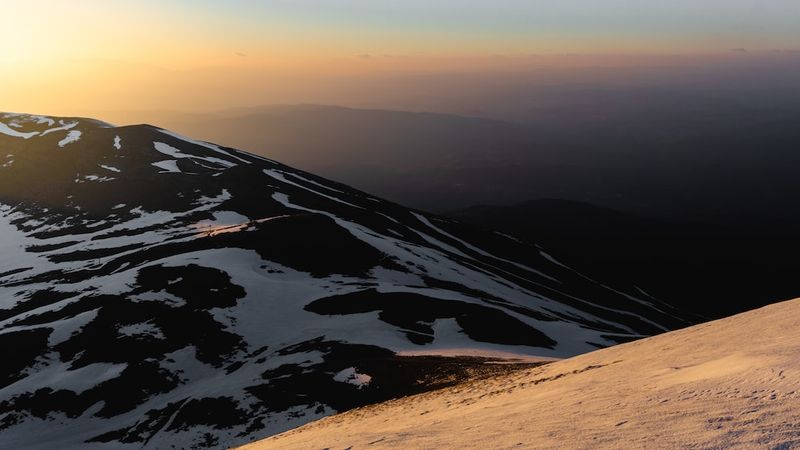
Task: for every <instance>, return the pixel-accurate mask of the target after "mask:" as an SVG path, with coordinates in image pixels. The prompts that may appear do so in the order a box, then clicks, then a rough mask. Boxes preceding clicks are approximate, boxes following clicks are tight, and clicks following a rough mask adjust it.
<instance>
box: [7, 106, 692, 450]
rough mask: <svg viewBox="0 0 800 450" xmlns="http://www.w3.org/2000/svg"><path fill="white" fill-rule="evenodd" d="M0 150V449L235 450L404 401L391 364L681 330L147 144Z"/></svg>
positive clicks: (24, 125) (402, 220)
mask: <svg viewBox="0 0 800 450" xmlns="http://www.w3.org/2000/svg"><path fill="white" fill-rule="evenodd" d="M0 149H2V151H0V255H2V256H0V344H2V346H3V348H5V349H9V350H8V353H7V354H6V355H5V361H6V363H5V364H4V366H3V367H2V368H0V444H2V445H0V446H2V447H9V446H11V447H22V448H53V447H61V448H73V447H80V448H85V447H86V446H87V445H89V444H87V443H91V444H93V445H98V446H103V445H111V446H114V447H119V446H122V445H123V444H127V445H129V446H130V447H132V448H140V447H151V448H162V447H170V446H173V445H174V446H176V447H182V448H185V447H193V446H196V447H220V446H226V445H234V444H236V443H241V442H245V441H246V440H247V439H248V436H250V435H252V434H253V433H258V434H259V435H269V434H273V433H278V432H281V431H285V430H287V429H290V428H292V427H294V426H298V425H300V424H303V423H305V422H308V421H309V420H312V419H314V418H318V417H321V416H323V415H328V414H331V413H333V412H336V411H342V410H346V409H349V408H352V407H355V406H359V405H363V404H365V403H368V402H372V401H376V400H382V399H386V398H390V397H392V396H393V395H399V394H402V393H403V391H397V390H394V389H395V388H394V387H393V386H394V384H393V383H395V382H396V380H394V379H393V377H394V376H396V375H393V369H395V368H400V367H401V366H403V364H404V363H403V362H402V361H400V360H398V358H397V357H396V356H395V352H399V351H415V350H417V351H418V350H424V351H426V352H428V353H431V352H436V351H442V350H447V349H454V348H457V349H463V348H467V349H484V350H494V351H497V350H501V351H512V352H515V353H521V354H527V355H538V356H547V357H563V356H570V355H574V354H578V353H581V352H586V351H588V350H591V349H594V348H597V347H604V346H608V345H613V344H616V343H619V342H625V341H628V340H631V339H635V338H638V337H641V336H646V335H651V334H655V333H660V332H662V331H665V330H668V329H674V328H677V327H682V326H685V325H687V321H686V320H685V319H684V318H683V316H682V315H681V314H679V313H677V312H676V311H671V310H670V309H669V308H668V307H667V306H665V305H660V304H657V303H656V302H654V301H653V300H651V299H640V298H636V297H634V296H631V295H627V294H624V293H621V292H618V291H615V290H613V289H611V288H609V287H606V286H604V285H602V284H599V283H597V282H595V281H592V280H590V279H588V278H586V277H584V276H582V275H580V274H579V273H576V272H575V271H573V270H571V269H569V268H568V267H565V266H563V265H562V264H560V263H558V262H557V261H555V260H554V259H553V258H552V257H550V256H549V255H547V254H545V253H543V252H541V251H539V250H538V249H537V248H535V247H533V246H530V245H527V244H523V243H520V242H518V241H516V240H514V239H511V238H508V237H506V236H503V235H499V234H496V233H491V232H483V231H480V230H476V229H474V228H471V227H468V226H465V225H462V224H460V223H458V222H455V221H450V220H445V219H440V218H436V217H432V216H428V215H425V214H422V213H419V212H416V211H412V210H408V209H406V208H403V207H401V206H399V205H396V204H393V203H389V202H385V201H382V200H379V199H377V198H374V197H371V196H369V195H367V194H364V193H362V192H359V191H356V190H353V189H351V188H349V187H347V186H343V185H340V184H337V183H333V182H330V181H327V180H325V179H322V178H318V177H315V176H313V175H311V174H308V173H304V172H300V171H297V170H295V169H292V168H289V167H287V166H284V165H281V164H279V163H276V162H274V161H270V160H266V159H263V158H260V157H256V156H253V155H251V154H247V153H243V152H239V151H236V150H233V149H228V148H221V147H218V146H216V145H213V144H208V143H205V142H198V141H194V140H191V139H188V138H184V137H181V136H178V135H176V134H174V133H171V132H168V131H165V130H162V129H158V128H155V127H151V126H145V125H142V126H130V127H118V128H115V127H112V126H111V125H108V124H104V123H101V122H98V121H94V120H88V119H78V118H50V117H41V116H30V115H19V114H0ZM398 370H399V369H398ZM413 375H414V374H411V375H409V376H408V378H409V380H410V381H408V383H411V384H413V381H414V380H415V378H414V376H413Z"/></svg>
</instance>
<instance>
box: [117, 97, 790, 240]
mask: <svg viewBox="0 0 800 450" xmlns="http://www.w3.org/2000/svg"><path fill="white" fill-rule="evenodd" d="M765 95H766V94H765ZM769 98H770V99H771V98H773V97H769ZM524 105H528V109H527V110H526V111H528V112H527V113H526V114H522V115H518V116H517V117H518V118H519V120H518V121H517V122H513V123H512V122H507V121H499V120H492V119H487V118H469V117H460V116H454V115H446V114H431V113H414V112H400V111H385V110H376V109H352V108H341V107H334V106H318V105H294V106H291V105H290V106H266V107H261V108H250V109H238V110H229V111H224V112H220V113H201V114H184V113H169V112H141V113H127V114H122V113H117V114H110V115H111V116H112V117H113V118H114V119H115V120H116V119H117V118H119V120H122V121H123V122H124V123H132V122H131V121H133V122H139V121H144V122H146V123H155V124H156V125H159V126H162V127H165V128H169V129H173V130H176V131H178V132H181V133H183V134H186V135H190V136H193V137H196V138H200V139H204V140H208V141H212V142H225V143H227V144H228V145H230V146H233V147H237V148H244V149H247V150H249V151H252V152H255V153H258V154H261V155H265V156H268V157H271V158H274V159H277V160H279V161H282V162H284V163H286V164H289V165H291V166H294V167H298V168H301V169H304V170H307V171H310V172H312V173H316V174H318V175H320V176H324V177H326V178H329V179H334V180H337V181H340V182H344V183H345V184H348V185H351V186H354V187H356V188H358V189H362V190H365V191H367V192H371V193H373V194H375V195H380V196H382V197H384V198H388V199H390V200H392V201H396V202H398V203H401V204H405V205H409V206H411V207H415V208H420V209H424V210H428V211H434V212H448V211H453V210H457V209H462V208H467V207H471V206H475V205H492V206H511V205H515V204H518V203H522V202H526V201H530V200H537V199H547V198H554V199H563V200H570V201H578V202H586V203H590V204H592V205H595V206H599V207H603V208H611V209H616V210H619V211H622V212H626V213H634V214H637V215H646V216H651V217H655V218H659V219H662V220H666V221H671V222H703V223H709V224H716V225H723V226H726V227H727V226H739V227H741V226H748V227H753V228H759V229H760V230H762V231H763V230H765V229H766V230H769V232H770V233H775V232H776V231H778V232H781V233H783V234H787V232H788V233H789V234H792V233H793V230H794V229H796V227H795V226H794V225H800V210H798V209H797V208H793V207H791V201H792V199H793V198H797V197H798V196H800V181H798V178H797V177H796V176H795V173H794V172H795V171H794V168H795V167H797V165H798V164H800V160H799V159H798V155H797V152H796V151H795V150H796V149H797V148H798V146H800V128H798V127H797V126H795V122H796V117H797V116H798V114H800V109H798V108H797V106H796V105H797V101H796V99H795V98H791V97H790V98H787V99H786V100H785V101H783V100H782V101H777V100H776V101H774V102H771V101H767V100H764V99H763V98H759V96H758V95H756V94H755V93H753V92H747V93H742V95H740V96H733V95H732V94H727V93H725V94H718V95H716V96H715V95H712V94H698V95H688V94H686V93H685V92H683V93H682V92H673V91H660V90H658V89H646V88H643V87H639V88H630V89H620V90H613V89H605V90H598V89H588V88H587V89H573V90H568V91H564V92H561V91H558V90H554V91H552V92H551V91H545V92H537V93H536V95H534V94H531V96H530V97H526V98H525V99H524V101H523V100H520V105H519V106H520V107H522V106H524ZM765 105H772V106H765ZM787 221H790V222H791V224H788V223H786V222H787ZM782 224H786V226H783V225H782ZM776 225H780V227H779V228H780V229H779V230H776Z"/></svg>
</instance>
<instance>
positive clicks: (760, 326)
mask: <svg viewBox="0 0 800 450" xmlns="http://www.w3.org/2000/svg"><path fill="white" fill-rule="evenodd" d="M798 447H800V300H793V301H789V302H785V303H780V304H776V305H772V306H768V307H766V308H762V309H758V310H755V311H751V312H747V313H744V314H740V315H738V316H734V317H730V318H727V319H723V320H718V321H715V322H711V323H707V324H703V325H697V326H694V327H691V328H687V329H684V330H681V331H675V332H672V333H668V334H664V335H660V336H656V337H653V338H649V339H644V340H640V341H637V342H633V343H629V344H622V345H619V346H616V347H612V348H608V349H604V350H597V351H595V352H592V353H588V354H585V355H582V356H577V357H574V358H571V359H568V360H563V361H559V362H555V363H552V364H549V365H546V366H542V367H539V368H535V369H530V370H526V371H521V372H516V373H513V374H511V375H507V376H501V377H498V378H495V379H492V380H491V381H486V380H481V381H479V382H472V383H466V384H462V385H458V386H455V387H452V388H447V389H444V390H440V391H435V392H431V393H427V394H422V395H418V396H413V397H408V398H404V399H400V400H394V401H389V402H386V403H382V404H378V405H374V406H369V407H364V408H361V409H357V410H353V411H350V412H347V413H344V414H340V415H337V416H333V417H329V418H326V419H322V420H320V421H317V422H313V423H311V424H309V425H306V426H304V427H302V428H299V429H297V430H293V431H289V432H286V433H284V434H281V435H278V436H275V437H272V438H270V439H266V440H263V441H260V442H257V443H255V444H252V445H249V446H246V447H243V449H247V450H259V449H263V450H267V449H322V448H329V449H331V450H333V449H346V448H351V449H364V448H369V449H380V448H403V449H408V448H427V449H444V448H459V449H464V448H471V449H488V448H492V449H498V448H507V449H510V448H548V449H550V448H584V449H598V448H648V449H652V448H715V449H722V448H742V449H745V448H746V449H757V448H764V449H790V448H798Z"/></svg>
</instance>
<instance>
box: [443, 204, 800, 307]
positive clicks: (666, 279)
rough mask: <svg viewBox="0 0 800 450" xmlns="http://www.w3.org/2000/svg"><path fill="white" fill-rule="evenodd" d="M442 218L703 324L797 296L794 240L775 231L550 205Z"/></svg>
mask: <svg viewBox="0 0 800 450" xmlns="http://www.w3.org/2000/svg"><path fill="white" fill-rule="evenodd" d="M787 198H791V196H787ZM447 216H448V217H451V218H453V219H456V220H458V221H461V222H465V223H471V224H475V225H478V226H481V227H485V228H487V229H491V230H497V231H501V232H504V233H508V234H510V235H512V236H515V237H517V238H520V239H522V240H525V241H528V242H535V243H536V244H537V245H538V246H540V247H541V248H542V249H544V250H545V251H546V252H548V253H551V254H553V255H558V258H559V260H560V261H561V262H562V263H564V264H567V265H568V266H570V267H572V268H574V269H576V270H579V271H580V272H581V273H583V274H585V275H588V276H591V277H592V278H596V279H600V280H603V281H604V282H607V283H609V284H611V285H613V286H615V287H617V288H621V287H629V288H632V287H633V286H636V287H638V288H641V289H642V290H644V291H645V292H647V293H648V294H650V295H652V296H653V297H655V298H658V299H660V300H662V301H665V302H667V303H669V304H671V305H674V306H675V307H677V308H678V309H680V310H681V311H692V312H695V313H697V314H700V315H702V316H704V317H707V318H709V319H718V318H722V317H727V316H731V315H734V314H738V313H740V312H744V311H749V310H752V309H755V308H758V307H761V306H764V305H767V304H770V303H774V302H776V301H779V300H788V299H792V298H797V297H798V296H800V283H798V280H797V276H796V271H795V264H794V260H795V258H796V256H795V255H797V253H798V252H800V239H798V237H797V236H796V235H794V236H789V235H784V234H782V233H780V232H779V231H778V229H779V228H782V227H783V226H777V225H776V226H775V227H773V228H772V229H771V230H770V232H764V230H753V229H748V228H747V227H738V226H720V225H713V224H706V223H692V222H682V221H667V220H659V219H656V218H652V217H649V216H643V215H638V214H631V213H625V212H620V211H616V210H612V209H606V208H599V207H597V206H593V205H590V204H588V203H581V202H571V201H566V200H555V199H550V200H534V201H529V202H525V203H521V204H519V205H514V206H475V207H472V208H467V209H463V210H458V211H453V212H452V213H449V214H447ZM784 225H785V224H784ZM794 234H796V233H794ZM730 280H736V282H735V283H731V282H730Z"/></svg>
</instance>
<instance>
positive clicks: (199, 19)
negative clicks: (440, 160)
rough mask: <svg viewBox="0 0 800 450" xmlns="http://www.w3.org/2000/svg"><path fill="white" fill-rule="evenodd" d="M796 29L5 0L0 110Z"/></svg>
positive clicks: (773, 46) (174, 103)
mask: <svg viewBox="0 0 800 450" xmlns="http://www.w3.org/2000/svg"><path fill="white" fill-rule="evenodd" d="M798 23H800V2H798V1H796V0H753V1H749V0H702V1H699V0H671V1H668V2H651V1H642V0H559V1H552V0H549V1H542V0H425V1H423V0H403V1H396V0H260V1H258V0H229V1H225V2H221V1H215V0H171V1H163V0H162V1H156V0H102V1H101V0H73V1H69V2H65V1H62V0H39V1H37V2H7V4H4V5H2V14H0V102H2V103H0V109H2V110H16V111H35V112H42V113H48V112H49V111H52V113H59V114H65V113H68V112H75V113H79V112H92V111H101V110H110V109H149V108H162V109H163V108H171V109H190V110H191V109H215V108H225V107H237V106H247V105H248V104H252V105H254V104H259V103H276V102H288V103H292V102H309V101H312V102H313V101H314V100H315V98H317V97H318V98H319V101H326V100H332V101H336V100H337V99H338V100H339V101H341V100H342V99H340V98H339V97H337V96H336V95H334V94H335V93H334V92H329V91H332V90H335V89H336V88H335V86H336V84H337V82H338V83H343V84H345V85H347V89H345V91H348V89H349V91H352V90H353V87H352V86H353V85H357V84H358V83H359V81H358V80H363V79H364V77H367V78H368V79H369V80H370V81H374V80H375V79H379V78H387V77H397V76H401V75H404V74H405V75H407V74H420V73H465V72H467V73H483V72H487V71H488V72H496V71H528V72H530V71H535V70H536V69H538V68H542V67H545V68H547V69H548V70H552V69H553V68H554V67H556V68H563V69H564V70H573V71H576V70H583V69H584V68H586V67H593V68H594V67H602V66H614V67H618V68H619V67H621V68H622V69H619V70H625V69H624V68H626V67H628V68H629V67H636V66H640V65H642V64H644V63H647V64H652V63H653V61H654V60H653V58H654V57H655V58H660V60H659V64H665V63H666V64H671V63H672V62H674V61H675V58H676V57H677V56H680V57H689V58H694V59H693V61H698V60H702V59H703V58H707V57H709V56H710V55H713V57H714V58H717V59H718V58H732V57H734V56H736V57H740V58H741V57H742V55H743V54H745V53H746V54H748V55H752V54H760V53H766V54H782V55H794V54H796V52H797V51H798V50H800V26H797V24H798ZM671 61H672V62H671ZM557 76H560V75H557ZM337 80H338V81H337ZM321 85H322V86H325V88H324V89H323V88H321V87H320V86H321ZM367 85H369V83H368V84H367ZM389 88H391V85H390V84H387V85H385V86H383V87H382V88H377V89H389ZM323 91H324V92H323ZM315 92H319V94H313V93H315ZM309 93H312V94H313V95H311V94H309ZM362 94H363V96H364V97H368V95H366V94H365V93H362ZM315 95H316V96H317V97H314V96H315ZM340 97H341V96H340Z"/></svg>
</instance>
